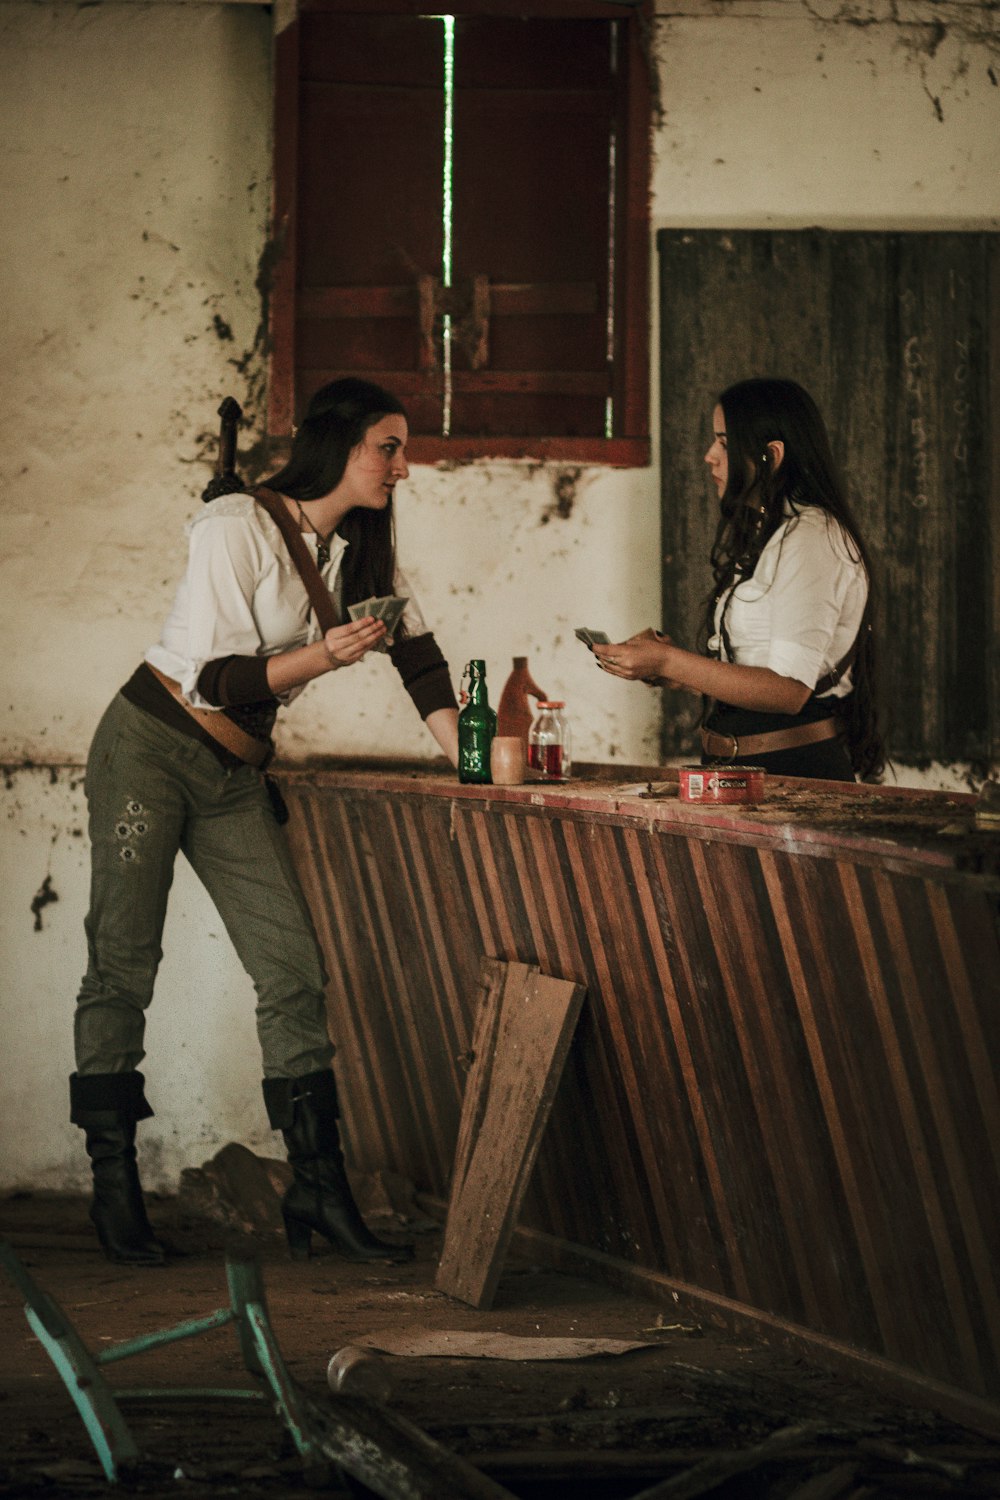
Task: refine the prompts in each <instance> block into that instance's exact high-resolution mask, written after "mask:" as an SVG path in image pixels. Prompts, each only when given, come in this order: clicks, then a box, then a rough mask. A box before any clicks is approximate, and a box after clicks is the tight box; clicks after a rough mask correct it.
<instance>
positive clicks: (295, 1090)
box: [263, 1071, 413, 1261]
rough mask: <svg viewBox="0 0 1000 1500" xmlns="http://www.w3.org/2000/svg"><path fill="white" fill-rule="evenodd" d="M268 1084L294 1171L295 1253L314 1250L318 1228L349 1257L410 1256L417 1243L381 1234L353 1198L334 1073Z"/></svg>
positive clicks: (267, 1095) (288, 1218) (287, 1205)
mask: <svg viewBox="0 0 1000 1500" xmlns="http://www.w3.org/2000/svg"><path fill="white" fill-rule="evenodd" d="M263 1087H264V1103H265V1105H266V1107H267V1116H268V1119H269V1120H270V1122H271V1125H272V1127H273V1128H274V1129H275V1130H280V1131H281V1133H282V1135H283V1136H284V1139H285V1147H286V1149H287V1152H288V1160H289V1162H290V1164H291V1167H292V1171H293V1173H294V1174H295V1175H294V1177H293V1179H292V1183H291V1185H290V1187H289V1189H288V1191H287V1192H286V1194H285V1196H284V1199H283V1201H282V1205H281V1212H282V1216H283V1218H284V1221H285V1233H286V1235H287V1236H288V1248H289V1249H290V1251H291V1253H292V1257H293V1259H295V1260H304V1259H305V1258H306V1257H307V1256H308V1255H309V1249H310V1242H311V1240H312V1234H313V1230H315V1231H316V1233H317V1234H321V1235H323V1236H324V1237H325V1238H326V1239H328V1240H329V1242H330V1244H331V1245H332V1246H333V1248H334V1249H335V1250H336V1251H337V1252H338V1254H340V1255H342V1256H343V1257H344V1259H345V1260H356V1261H366V1260H409V1259H410V1258H411V1257H412V1255H413V1247H412V1245H393V1244H389V1243H387V1242H386V1241H385V1240H380V1239H378V1238H377V1236H375V1235H374V1234H372V1232H371V1230H370V1229H369V1228H368V1226H367V1224H366V1223H365V1221H364V1219H363V1218H362V1217H361V1214H360V1212H359V1210H358V1206H357V1204H356V1203H355V1201H354V1194H353V1193H352V1192H351V1186H350V1183H349V1182H348V1180H347V1172H346V1170H345V1168H344V1154H343V1151H342V1150H341V1146H340V1133H339V1131H338V1129H337V1116H338V1114H339V1110H338V1108H337V1085H336V1083H335V1082H334V1077H333V1074H332V1073H330V1072H327V1071H323V1072H320V1073H309V1074H307V1075H306V1076H305V1077H303V1078H265V1079H264V1085H263Z"/></svg>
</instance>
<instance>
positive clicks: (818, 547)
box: [708, 505, 868, 698]
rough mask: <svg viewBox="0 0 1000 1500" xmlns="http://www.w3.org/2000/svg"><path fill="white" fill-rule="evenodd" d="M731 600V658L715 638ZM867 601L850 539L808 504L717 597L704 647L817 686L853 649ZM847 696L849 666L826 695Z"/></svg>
mask: <svg viewBox="0 0 1000 1500" xmlns="http://www.w3.org/2000/svg"><path fill="white" fill-rule="evenodd" d="M729 595H731V596H732V603H731V604H730V606H729V610H728V613H727V615H726V630H727V632H728V635H729V640H730V644H731V646H732V655H731V656H727V654H726V650H725V646H724V645H723V642H722V638H721V635H720V634H719V633H718V632H719V622H720V620H721V618H722V609H723V605H724V603H725V601H726V599H727V598H728V597H729ZM867 599H868V576H867V574H866V572H865V569H864V565H863V563H862V562H861V559H860V558H859V557H858V556H857V552H856V549H855V548H854V546H853V544H852V542H851V538H850V537H849V536H848V535H847V533H846V532H845V531H844V529H843V527H842V526H841V524H840V522H839V521H837V520H836V519H835V518H834V517H833V516H831V515H830V514H829V512H827V511H825V510H821V509H820V508H819V507H818V506H814V505H810V506H806V507H804V509H803V510H801V511H800V512H799V514H798V515H791V516H790V517H789V519H788V520H786V521H784V522H783V523H782V525H781V526H779V527H778V530H777V531H776V532H775V534H774V536H773V537H771V539H770V541H769V542H768V543H767V545H766V547H765V548H764V550H763V552H762V553H761V555H760V557H759V558H758V560H757V566H756V568H755V569H754V571H753V573H752V575H751V576H750V577H749V578H743V579H740V580H739V581H738V582H737V583H736V584H735V585H734V586H733V588H732V589H731V590H730V591H729V594H727V595H723V597H722V598H721V599H720V600H719V603H718V604H717V606H716V611H715V629H716V634H715V635H714V636H712V638H711V639H710V640H709V642H708V649H709V651H711V652H713V653H715V652H718V653H719V654H720V656H721V658H722V660H723V661H735V662H738V663H739V664H740V665H741V666H748V667H770V669H771V671H772V672H777V673H778V674H779V675H780V676H781V677H793V678H794V679H795V681H796V682H803V683H805V685H806V686H807V687H809V688H814V687H815V686H816V683H817V682H818V681H819V680H820V678H821V677H824V676H825V675H826V673H827V672H829V671H831V670H832V669H833V668H834V667H835V666H836V665H837V663H838V662H839V661H841V660H842V659H843V658H844V657H845V656H846V655H847V652H848V651H849V650H850V648H851V645H852V643H853V641H854V638H855V637H856V635H857V633H858V629H859V627H860V625H861V617H862V614H863V613H864V608H865V603H866V601H867ZM850 691H851V672H850V670H849V669H848V670H847V671H846V672H845V673H844V675H843V677H842V678H841V680H840V682H838V683H837V685H836V686H835V687H834V688H832V689H831V691H830V692H829V694H824V696H829V697H837V698H839V697H844V696H846V694H847V693H849V692H850Z"/></svg>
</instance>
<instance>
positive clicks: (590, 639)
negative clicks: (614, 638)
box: [575, 625, 611, 651]
mask: <svg viewBox="0 0 1000 1500" xmlns="http://www.w3.org/2000/svg"><path fill="white" fill-rule="evenodd" d="M575 635H576V638H577V640H578V641H582V642H583V644H584V645H585V646H586V648H587V650H588V651H589V650H590V648H591V646H610V645H611V639H610V637H609V636H606V635H605V633H604V631H603V630H590V629H588V627H587V626H586V625H578V626H577V628H576V631H575Z"/></svg>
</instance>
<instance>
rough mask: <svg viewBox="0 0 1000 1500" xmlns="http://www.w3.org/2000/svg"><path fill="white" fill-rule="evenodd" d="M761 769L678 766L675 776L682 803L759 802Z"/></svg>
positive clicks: (762, 769) (764, 773) (763, 772)
mask: <svg viewBox="0 0 1000 1500" xmlns="http://www.w3.org/2000/svg"><path fill="white" fill-rule="evenodd" d="M766 775H767V772H766V771H765V770H764V768H763V766H682V767H681V768H680V771H679V772H678V778H679V782H680V800H681V801H682V802H711V803H713V804H714V805H719V804H720V803H729V802H744V803H746V802H760V801H762V800H763V797H764V777H765V776H766Z"/></svg>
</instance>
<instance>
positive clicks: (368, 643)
mask: <svg viewBox="0 0 1000 1500" xmlns="http://www.w3.org/2000/svg"><path fill="white" fill-rule="evenodd" d="M384 635H385V621H384V620H376V619H375V618H374V616H373V615H366V616H365V618H364V619H363V620H352V621H351V622H350V623H349V624H347V625H335V626H334V627H333V629H332V630H328V631H327V632H326V635H325V636H324V637H323V646H324V649H325V650H326V654H327V658H328V659H329V663H330V666H331V667H334V668H336V667H349V666H351V665H353V663H354V662H356V661H360V660H361V658H362V657H363V656H364V654H365V652H366V651H370V650H371V649H372V647H373V646H377V645H378V643H379V641H380V640H381V639H382V637H383V636H384Z"/></svg>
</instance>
